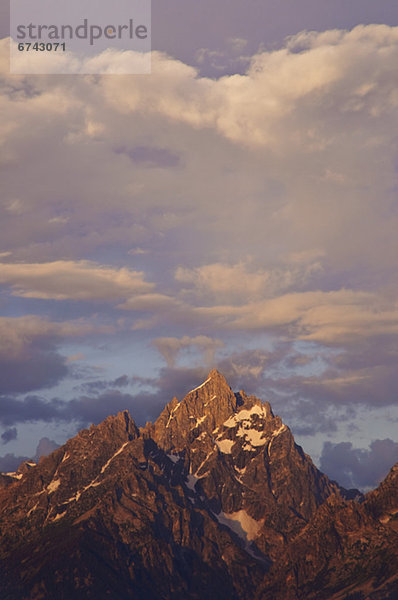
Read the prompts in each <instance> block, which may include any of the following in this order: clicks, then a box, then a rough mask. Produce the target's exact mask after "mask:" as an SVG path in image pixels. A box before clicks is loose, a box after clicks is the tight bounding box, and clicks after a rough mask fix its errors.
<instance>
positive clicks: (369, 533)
mask: <svg viewBox="0 0 398 600" xmlns="http://www.w3.org/2000/svg"><path fill="white" fill-rule="evenodd" d="M397 490H398V465H395V467H393V468H392V470H391V472H390V474H389V475H388V476H387V478H386V479H385V481H384V482H383V483H382V484H381V485H380V486H379V488H378V489H377V490H375V491H374V492H371V493H370V494H368V495H367V497H366V498H365V501H363V502H356V501H353V500H348V501H347V500H344V498H343V497H342V496H341V493H340V489H339V487H338V486H337V484H334V483H333V482H331V481H330V480H329V479H328V478H327V477H326V476H325V475H323V474H322V473H320V472H319V471H318V469H317V468H316V467H315V465H314V464H313V463H312V461H311V459H310V458H309V457H308V456H307V455H306V454H305V453H304V452H303V450H302V449H301V448H300V447H299V446H298V445H297V444H296V443H295V441H294V438H293V435H292V433H291V431H290V429H289V428H288V427H287V425H285V424H284V423H283V422H282V420H281V418H280V417H278V416H277V415H274V414H273V413H272V410H271V406H270V405H269V403H268V402H263V401H261V400H260V399H258V398H256V397H255V396H248V395H246V394H245V392H243V391H241V392H238V393H233V392H232V390H231V388H230V387H229V385H228V383H227V381H226V379H225V377H224V376H223V375H222V374H221V373H219V372H218V371H217V370H215V369H214V370H212V371H211V372H210V373H209V375H208V377H207V378H206V379H205V381H203V382H202V383H201V384H200V385H199V386H197V387H196V388H194V389H192V390H190V391H189V392H188V393H187V394H186V396H185V397H184V398H183V399H182V400H181V401H180V402H179V401H178V399H177V398H173V399H172V400H171V402H169V404H168V405H167V406H166V407H165V409H164V411H163V413H162V414H161V415H160V417H159V418H158V420H157V421H156V422H155V424H154V425H151V424H148V425H147V426H146V427H145V428H143V429H142V430H141V432H140V431H139V430H138V429H137V427H136V425H135V423H134V421H133V419H132V418H131V416H130V414H129V413H128V411H126V410H125V411H122V412H120V413H118V414H117V415H115V416H110V417H108V418H107V419H105V421H103V422H102V423H100V424H99V425H96V426H95V425H92V426H91V427H90V428H89V429H84V430H82V431H81V432H80V433H79V434H78V435H76V436H75V437H74V438H72V439H71V440H69V441H68V442H67V443H66V444H64V445H63V446H62V447H60V448H58V449H57V450H55V451H54V452H52V454H50V455H49V456H46V457H43V458H42V459H41V461H40V462H39V464H35V463H33V462H27V463H25V464H24V465H22V466H21V468H20V469H19V470H18V472H17V473H13V474H8V475H1V474H0V534H1V544H0V561H1V562H2V573H1V576H0V580H1V582H0V587H2V596H1V597H2V598H3V597H4V598H7V599H8V600H41V599H43V598H57V599H59V600H70V598H74V599H76V600H87V599H90V598H103V597H105V596H106V597H112V598H114V599H115V600H160V599H162V600H186V599H188V598H189V599H191V600H200V599H201V598H204V597H211V598H220V599H221V600H245V599H246V598H249V597H250V598H253V600H293V599H295V600H303V599H304V598H305V599H306V600H343V598H344V599H345V600H348V598H352V599H353V598H354V596H355V598H358V600H365V598H366V599H369V600H392V599H393V598H394V599H395V598H397V592H398V552H397V548H398V525H397V522H398V521H397V515H398V505H397V497H398V493H397ZM386 557H388V560H386ZM369 590H374V593H373V592H370V593H369V594H368V592H369ZM347 594H349V595H347Z"/></svg>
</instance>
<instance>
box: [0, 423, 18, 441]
mask: <svg viewBox="0 0 398 600" xmlns="http://www.w3.org/2000/svg"><path fill="white" fill-rule="evenodd" d="M17 437H18V432H17V429H16V427H11V428H9V429H6V430H5V431H3V433H2V434H1V439H2V440H3V444H8V442H11V441H13V440H16V439H17Z"/></svg>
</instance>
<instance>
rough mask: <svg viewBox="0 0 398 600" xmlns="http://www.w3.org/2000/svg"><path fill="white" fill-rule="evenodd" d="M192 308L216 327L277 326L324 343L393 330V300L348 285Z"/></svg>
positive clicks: (396, 327) (396, 330) (397, 329)
mask: <svg viewBox="0 0 398 600" xmlns="http://www.w3.org/2000/svg"><path fill="white" fill-rule="evenodd" d="M195 312H196V313H197V314H198V316H200V317H202V318H207V319H208V320H210V321H211V320H213V322H214V323H215V325H216V326H217V325H218V326H219V327H220V328H226V329H242V330H252V329H257V330H258V329H263V330H266V329H268V330H270V331H272V330H274V331H275V330H278V331H280V332H281V333H282V334H284V335H289V336H292V337H295V338H297V339H302V340H306V341H316V342H322V343H325V344H342V343H344V344H350V343H352V342H355V341H357V340H358V339H360V338H365V337H368V336H369V335H383V334H388V333H390V334H393V333H395V334H396V333H398V325H397V323H398V321H397V317H398V308H397V303H396V301H395V300H394V299H388V298H383V297H382V296H380V295H377V294H373V293H369V292H359V291H358V292H357V291H354V290H349V289H340V290H336V291H330V292H325V291H322V290H317V291H308V292H302V293H291V294H284V295H281V296H277V297H274V298H271V299H266V300H263V301H258V302H253V303H248V304H247V305H243V306H233V305H223V306H217V305H215V306H211V307H198V308H196V309H195Z"/></svg>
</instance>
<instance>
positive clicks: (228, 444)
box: [216, 440, 235, 454]
mask: <svg viewBox="0 0 398 600" xmlns="http://www.w3.org/2000/svg"><path fill="white" fill-rule="evenodd" d="M216 444H217V446H218V448H219V450H220V452H222V453H223V454H231V449H232V446H233V445H234V444H235V440H219V441H216Z"/></svg>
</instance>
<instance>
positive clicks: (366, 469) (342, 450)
mask: <svg viewBox="0 0 398 600" xmlns="http://www.w3.org/2000/svg"><path fill="white" fill-rule="evenodd" d="M397 461H398V442H394V441H393V440H391V439H385V440H374V441H373V442H372V443H371V444H370V448H369V449H364V448H353V446H352V443H351V442H340V443H339V444H332V443H331V442H325V444H324V446H323V451H322V456H321V459H320V469H321V471H323V472H324V473H326V474H327V475H328V476H329V477H330V478H331V479H334V480H336V481H338V482H339V483H340V484H341V485H343V486H344V487H346V488H353V487H354V488H360V489H365V490H366V489H369V488H374V487H376V486H377V485H378V483H380V481H382V479H384V477H385V476H386V475H387V473H388V471H389V470H390V469H391V467H392V466H393V465H394V464H395V463H396V462H397Z"/></svg>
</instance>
